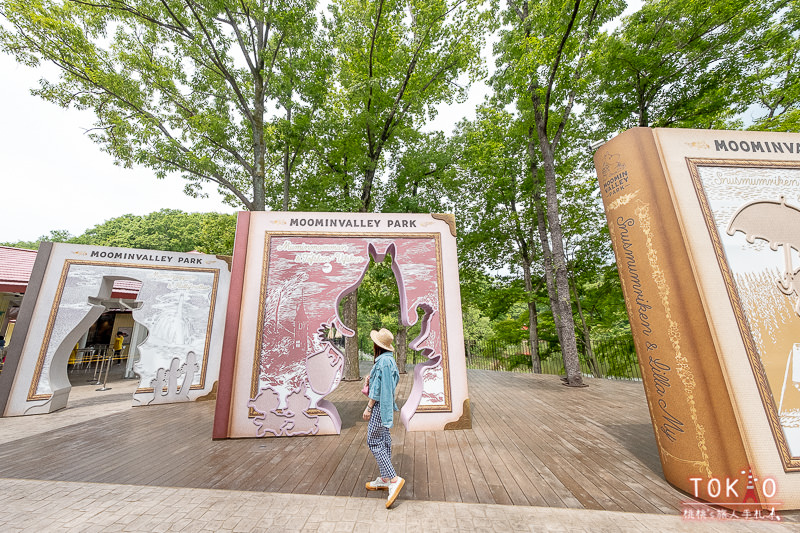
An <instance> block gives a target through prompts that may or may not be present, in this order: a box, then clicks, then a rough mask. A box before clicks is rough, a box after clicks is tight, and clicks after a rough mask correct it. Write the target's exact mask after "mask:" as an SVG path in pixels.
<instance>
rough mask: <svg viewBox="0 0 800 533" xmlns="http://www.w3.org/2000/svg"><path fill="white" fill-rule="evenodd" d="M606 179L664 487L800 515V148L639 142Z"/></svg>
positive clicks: (606, 153)
mask: <svg viewBox="0 0 800 533" xmlns="http://www.w3.org/2000/svg"><path fill="white" fill-rule="evenodd" d="M595 167H596V169H597V174H598V177H599V181H600V190H601V194H602V198H603V203H604V204H605V209H606V215H607V217H608V225H609V231H610V234H611V239H612V242H613V246H614V252H615V254H616V258H617V265H618V267H619V273H620V278H621V280H622V286H623V290H624V293H625V301H626V305H627V310H628V316H629V318H630V322H631V329H632V331H633V337H634V340H635V345H636V351H637V355H638V358H639V363H640V365H641V367H642V375H643V377H644V388H645V393H646V396H647V401H648V405H649V409H650V415H651V418H652V422H653V428H654V430H655V435H656V442H657V444H658V448H659V454H660V457H661V464H662V467H663V470H664V475H665V477H666V479H667V481H669V482H670V483H672V484H673V485H675V486H676V487H678V488H680V489H682V490H683V491H685V492H686V493H687V494H688V496H690V497H692V498H694V499H697V500H702V501H707V502H710V503H714V504H718V505H721V506H725V507H728V508H729V509H732V510H734V511H741V512H743V513H750V512H763V511H764V510H770V509H772V510H774V509H798V508H800V256H799V255H798V252H800V134H790V133H768V132H741V131H713V130H685V129H650V128H635V129H632V130H629V131H626V132H624V133H622V134H621V135H619V136H617V137H615V138H614V139H612V140H611V141H609V142H608V143H606V144H605V145H603V146H602V147H601V148H600V149H598V151H597V153H596V154H595Z"/></svg>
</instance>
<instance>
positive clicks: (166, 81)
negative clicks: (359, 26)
mask: <svg viewBox="0 0 800 533" xmlns="http://www.w3.org/2000/svg"><path fill="white" fill-rule="evenodd" d="M315 7H316V4H315V3H314V2H313V1H311V0H297V1H282V0H278V1H270V2H266V1H264V0H237V1H232V0H220V1H217V2H198V1H197V0H186V1H176V0H163V1H156V0H139V1H135V2H134V1H131V0H109V1H102V2H101V1H96V0H3V1H2V3H0V13H2V15H3V16H4V17H5V18H6V19H7V20H8V25H7V26H4V27H2V28H0V47H2V49H3V50H4V51H6V52H8V53H11V54H13V55H14V56H15V57H16V59H17V60H18V61H20V62H22V63H25V64H27V65H30V66H35V65H37V64H39V62H40V61H49V62H52V63H53V64H55V65H56V66H57V67H59V69H60V71H61V77H60V79H59V80H58V81H49V80H42V81H41V86H40V88H39V89H37V90H36V91H35V93H36V94H38V95H39V96H41V97H43V98H45V99H46V100H49V101H51V102H55V103H57V104H59V105H61V106H64V107H68V106H73V107H76V108H80V109H91V110H93V111H94V113H95V115H96V117H97V120H96V123H95V127H94V128H93V129H92V130H91V132H90V136H91V137H92V139H93V140H94V141H95V142H97V143H98V144H100V145H101V146H102V148H103V150H105V151H106V152H108V153H109V154H111V155H112V156H113V157H114V158H115V160H116V161H117V162H118V163H120V164H122V165H125V166H132V165H143V166H145V167H148V168H151V169H153V171H154V172H155V174H156V176H158V177H162V178H163V177H164V176H166V175H168V174H170V173H180V174H181V175H182V176H183V177H184V178H185V179H186V180H187V184H186V191H187V193H188V194H193V195H195V194H199V187H200V185H201V183H202V182H211V183H214V184H216V185H217V187H218V189H219V190H220V192H221V193H222V194H223V195H224V196H225V198H226V201H227V202H228V203H230V204H231V205H235V206H239V205H241V206H244V207H245V208H246V209H249V210H263V209H264V208H265V206H266V200H267V194H266V190H265V187H266V185H267V184H269V185H270V186H271V187H274V188H277V189H278V190H279V191H280V192H277V193H275V194H273V196H274V197H277V198H281V193H283V194H288V192H287V188H286V187H285V186H281V185H282V184H281V181H282V178H285V174H284V173H283V172H282V170H281V162H282V160H283V158H282V156H285V154H286V153H287V151H288V153H289V154H290V156H292V157H296V155H297V153H298V150H299V149H298V148H297V146H298V143H299V141H298V140H297V137H298V136H299V137H302V133H298V130H302V129H303V127H304V125H307V124H308V122H309V120H311V117H312V116H313V114H314V113H313V112H312V111H310V109H311V108H313V107H314V105H315V102H317V101H318V100H319V98H318V97H315V95H316V94H317V93H318V92H319V90H320V86H324V82H323V81H321V80H322V79H324V78H325V76H326V71H325V69H326V64H327V63H326V60H325V54H324V53H322V52H321V51H320V50H321V47H322V46H323V44H322V39H321V38H318V37H317V36H316V35H317V30H318V28H317V17H316V16H315V12H314V10H315ZM328 63H329V62H328ZM299 102H306V103H305V104H302V105H301V104H300V103H299ZM280 107H285V108H286V112H287V114H286V115H285V116H284V117H283V122H281V120H279V117H280V115H278V114H277V113H278V111H277V110H278V108H280ZM285 166H286V165H284V167H285ZM269 176H274V177H273V178H270V179H269V180H268V178H269ZM283 203H284V205H285V204H286V201H284V202H283Z"/></svg>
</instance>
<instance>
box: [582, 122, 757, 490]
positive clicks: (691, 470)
mask: <svg viewBox="0 0 800 533" xmlns="http://www.w3.org/2000/svg"><path fill="white" fill-rule="evenodd" d="M595 167H596V169H597V175H598V178H599V182H600V191H601V195H602V199H603V203H604V206H605V210H606V216H607V219H608V226H609V233H610V235H611V241H612V246H613V249H614V253H615V255H616V259H617V266H618V269H619V275H620V280H621V282H622V288H623V293H624V296H625V305H626V307H627V311H628V317H629V319H630V324H631V330H632V333H633V339H634V345H635V347H636V352H637V356H638V360H639V364H640V367H641V372H642V379H643V382H644V389H645V395H646V397H647V402H648V407H649V409H650V416H651V419H652V423H653V429H654V431H655V436H656V442H657V445H658V450H659V455H660V459H661V465H662V467H663V470H664V475H665V477H666V479H667V481H669V482H670V483H672V484H673V485H675V486H676V487H678V488H680V489H682V490H684V491H686V492H687V493H689V494H690V495H692V496H694V497H697V498H700V499H703V500H706V501H710V502H713V503H717V504H719V505H725V504H726V503H731V502H732V499H733V500H735V499H736V497H735V496H734V495H732V494H726V491H725V490H724V488H725V487H726V482H727V486H729V485H730V483H734V482H735V480H737V479H738V480H739V481H738V483H736V484H735V486H736V487H739V491H738V493H739V495H741V493H742V490H741V488H742V487H744V486H745V484H746V482H747V479H746V475H743V473H742V471H743V470H744V471H747V469H748V460H747V454H746V452H745V448H744V444H743V441H742V438H741V435H740V433H739V427H738V424H737V421H736V417H735V414H734V410H733V406H732V405H731V401H730V396H729V394H728V391H727V385H726V382H725V378H724V375H723V372H722V369H721V366H720V363H719V358H718V356H717V352H716V347H715V345H714V342H713V338H712V334H711V331H710V326H709V321H708V319H707V317H706V314H705V310H704V307H703V304H702V300H701V297H700V293H699V291H698V288H697V283H696V280H695V278H694V275H693V269H692V266H691V262H690V258H689V255H688V251H687V249H686V246H685V243H684V240H683V236H682V233H681V229H680V224H679V221H678V213H677V212H676V210H675V207H674V204H673V202H672V199H671V195H670V189H669V183H668V175H667V174H666V172H665V170H664V167H663V164H662V161H661V156H660V153H659V150H658V147H657V144H656V138H655V134H654V132H653V130H652V129H650V128H634V129H632V130H628V131H627V132H625V133H623V134H621V135H619V136H618V137H616V138H614V139H612V140H611V141H609V142H608V143H607V144H605V145H604V146H602V147H601V148H600V149H599V150H598V151H597V153H596V154H595ZM711 480H718V481H719V483H720V484H721V486H722V487H723V490H721V491H720V493H719V494H716V495H715V492H716V490H715V489H716V484H715V483H714V482H712V481H711ZM709 482H711V485H709ZM709 487H711V489H710V490H709Z"/></svg>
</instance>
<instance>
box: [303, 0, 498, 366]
mask: <svg viewBox="0 0 800 533" xmlns="http://www.w3.org/2000/svg"><path fill="white" fill-rule="evenodd" d="M479 6H480V2H479V1H478V0H415V1H404V0H334V1H333V2H332V3H331V5H330V13H331V16H330V18H329V19H327V20H326V27H327V28H328V30H329V32H330V34H331V36H332V40H333V48H334V50H335V57H336V64H335V68H334V70H335V78H334V79H335V84H333V85H332V87H331V91H330V92H329V95H328V102H327V104H326V105H325V115H324V119H323V120H322V121H321V123H320V124H321V125H322V126H324V127H321V128H320V129H319V130H318V134H317V137H316V143H315V153H316V156H317V162H318V166H317V168H318V169H319V170H318V172H317V176H316V179H315V181H316V183H317V184H318V186H319V187H320V188H322V189H324V190H326V191H327V192H328V196H329V199H330V200H329V203H328V204H327V205H333V206H335V208H336V210H339V211H359V212H368V211H374V210H380V209H381V206H382V200H381V196H382V195H381V194H380V193H381V192H382V191H381V190H380V186H381V179H379V178H380V177H381V176H382V175H383V173H384V172H385V171H387V164H386V157H387V154H388V153H392V152H394V153H400V152H401V151H402V147H401V146H402V145H401V141H403V140H405V141H406V142H409V143H412V142H414V140H415V136H416V135H418V131H419V129H420V128H421V126H422V125H423V123H424V122H425V120H426V119H427V118H428V117H430V116H432V115H433V114H434V113H435V106H436V105H438V104H441V103H444V102H450V101H452V100H453V99H454V98H455V97H457V96H458V95H459V94H460V93H462V92H463V90H462V89H459V86H457V85H456V84H455V83H454V82H455V81H456V79H457V78H458V77H459V76H460V75H461V74H462V73H464V72H473V73H476V72H477V71H478V69H479V66H480V55H479V50H480V43H481V39H482V36H483V26H482V21H484V20H485V18H486V15H485V14H482V13H481V12H480V11H479V9H478V8H479ZM357 302H358V300H357V296H356V295H355V294H353V295H351V297H348V298H347V299H346V300H345V305H344V309H343V314H344V316H343V320H344V322H345V324H346V325H347V326H348V327H351V328H352V327H357V318H356V317H357V313H358V311H357V309H358V304H357ZM357 349H358V347H357V346H356V343H355V340H354V339H348V340H347V341H346V343H345V361H346V362H345V370H344V378H345V379H358V365H357V360H358V359H357V358H358V352H357Z"/></svg>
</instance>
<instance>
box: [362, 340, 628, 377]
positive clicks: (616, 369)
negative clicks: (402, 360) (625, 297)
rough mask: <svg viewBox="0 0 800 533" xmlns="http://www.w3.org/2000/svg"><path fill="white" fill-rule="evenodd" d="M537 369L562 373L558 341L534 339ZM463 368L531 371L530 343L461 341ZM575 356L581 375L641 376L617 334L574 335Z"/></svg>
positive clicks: (365, 349)
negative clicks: (610, 336)
mask: <svg viewBox="0 0 800 533" xmlns="http://www.w3.org/2000/svg"><path fill="white" fill-rule="evenodd" d="M538 348H539V350H538V362H539V365H538V367H539V368H538V372H537V373H541V374H554V375H562V376H563V375H566V372H565V370H564V359H563V357H562V355H561V346H560V345H559V344H558V342H551V341H546V340H540V341H539V343H538ZM359 351H360V355H361V359H362V360H365V361H366V360H368V361H372V343H371V342H362V343H361V346H359ZM464 352H465V354H466V359H467V368H476V369H481V370H502V371H506V372H528V373H532V372H534V368H535V367H534V358H533V357H531V344H530V342H529V341H523V342H521V343H519V344H508V343H502V342H497V341H474V340H466V341H464ZM407 357H408V359H407V360H408V362H409V363H412V364H416V363H419V362H421V358H420V355H419V354H418V352H415V351H413V350H409V351H408V356H407ZM578 358H579V360H580V365H581V373H582V374H583V375H585V376H592V377H599V378H608V379H627V380H641V379H642V373H641V370H640V368H639V363H638V361H637V359H636V351H635V350H634V347H633V339H632V338H630V337H620V338H613V339H598V340H593V341H592V342H591V343H590V345H589V346H588V347H587V346H586V344H585V343H584V342H583V341H582V340H580V339H578Z"/></svg>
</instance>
